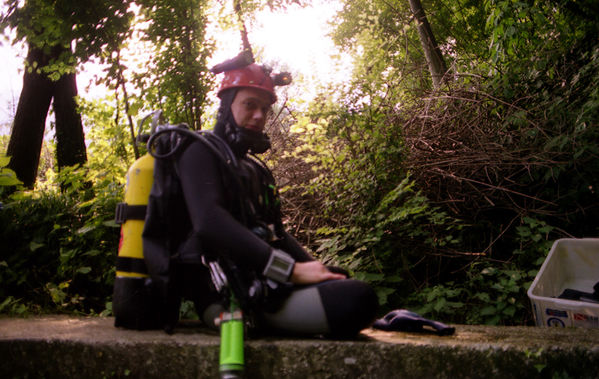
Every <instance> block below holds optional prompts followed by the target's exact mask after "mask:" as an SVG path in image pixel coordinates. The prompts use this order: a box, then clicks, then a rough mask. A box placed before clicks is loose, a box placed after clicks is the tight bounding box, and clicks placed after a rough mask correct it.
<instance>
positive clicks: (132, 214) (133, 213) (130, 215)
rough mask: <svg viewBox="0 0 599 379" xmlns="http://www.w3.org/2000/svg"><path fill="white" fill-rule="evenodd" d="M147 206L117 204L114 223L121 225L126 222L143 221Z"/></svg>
mask: <svg viewBox="0 0 599 379" xmlns="http://www.w3.org/2000/svg"><path fill="white" fill-rule="evenodd" d="M146 208H147V205H129V204H127V203H118V204H117V205H116V210H115V212H114V221H115V222H116V223H117V224H122V223H124V222H125V221H127V220H145V219H146Z"/></svg>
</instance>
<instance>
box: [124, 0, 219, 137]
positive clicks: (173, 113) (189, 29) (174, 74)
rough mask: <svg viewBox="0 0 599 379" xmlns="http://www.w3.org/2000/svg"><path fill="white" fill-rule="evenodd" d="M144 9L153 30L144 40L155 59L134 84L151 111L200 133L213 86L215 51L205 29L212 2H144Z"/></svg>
mask: <svg viewBox="0 0 599 379" xmlns="http://www.w3.org/2000/svg"><path fill="white" fill-rule="evenodd" d="M140 4H141V5H142V6H143V8H142V13H143V17H144V19H145V20H146V22H147V24H148V26H147V28H146V29H145V30H144V39H145V40H147V41H149V42H151V44H152V45H153V48H154V49H155V50H156V54H155V55H153V56H152V59H151V62H147V66H146V68H147V69H148V71H147V72H146V73H143V74H142V75H138V76H137V77H136V78H135V81H134V83H135V85H136V87H137V88H138V89H139V90H140V91H141V93H142V98H143V100H144V102H145V103H149V105H150V108H151V109H162V110H163V112H164V114H165V116H166V117H167V119H168V120H170V122H171V123H174V124H177V123H182V122H184V123H187V124H188V125H189V126H190V127H191V128H192V129H196V130H199V129H200V128H201V125H202V107H203V106H204V105H205V102H206V98H207V93H208V92H209V91H210V89H211V88H212V87H213V84H214V83H213V82H214V77H213V75H212V74H211V73H210V71H209V70H208V68H207V60H208V58H209V57H210V56H211V54H212V52H213V50H214V43H213V42H212V41H209V40H208V39H207V37H206V28H205V26H206V24H207V22H208V19H207V17H206V11H207V7H208V5H209V2H208V1H198V0H177V1H170V2H168V3H164V2H162V1H155V0H143V1H141V2H140Z"/></svg>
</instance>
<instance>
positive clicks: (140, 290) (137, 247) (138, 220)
mask: <svg viewBox="0 0 599 379" xmlns="http://www.w3.org/2000/svg"><path fill="white" fill-rule="evenodd" d="M152 115H153V116H154V119H153V121H152V128H151V133H153V132H154V130H155V127H156V123H157V122H158V121H159V118H160V112H159V111H158V112H155V113H152V114H150V115H148V116H146V117H144V118H143V119H142V120H141V122H140V124H139V132H138V140H139V141H140V142H143V140H144V139H145V140H147V138H142V137H147V135H146V136H142V135H141V130H142V127H143V123H144V121H145V120H146V119H148V117H150V116H152ZM154 160H155V159H154V157H152V156H151V155H150V154H149V153H146V154H145V155H143V156H142V157H140V158H139V159H137V160H136V161H135V162H134V163H133V164H132V165H131V167H130V168H129V171H128V172H127V183H126V186H125V198H124V202H123V203H119V204H118V205H117V208H116V214H115V221H116V222H117V223H119V224H121V238H120V242H119V250H118V257H117V262H116V278H115V282H114V292H113V298H112V312H113V314H114V316H115V326H122V327H125V328H130V329H151V328H158V327H160V326H161V325H160V323H161V320H160V318H161V316H160V312H157V308H159V306H158V305H157V304H156V303H155V299H154V296H153V294H152V288H151V280H150V278H149V275H148V272H147V268H146V264H145V261H144V254H143V243H142V233H143V230H144V220H145V216H146V208H147V205H148V198H149V196H150V191H151V189H152V184H153V182H154Z"/></svg>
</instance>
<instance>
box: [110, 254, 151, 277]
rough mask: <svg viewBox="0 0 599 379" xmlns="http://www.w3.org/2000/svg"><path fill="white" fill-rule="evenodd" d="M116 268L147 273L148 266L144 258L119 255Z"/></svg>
mask: <svg viewBox="0 0 599 379" xmlns="http://www.w3.org/2000/svg"><path fill="white" fill-rule="evenodd" d="M116 270H117V271H123V272H136V273H139V274H147V273H148V268H147V267H146V262H145V261H144V259H143V258H133V257H117V258H116Z"/></svg>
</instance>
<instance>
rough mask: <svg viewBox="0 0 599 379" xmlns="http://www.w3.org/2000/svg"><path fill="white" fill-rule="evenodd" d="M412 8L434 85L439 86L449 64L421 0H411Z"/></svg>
mask: <svg viewBox="0 0 599 379" xmlns="http://www.w3.org/2000/svg"><path fill="white" fill-rule="evenodd" d="M409 1H410V8H411V9H412V13H413V14H414V17H415V19H416V22H417V24H418V25H417V27H418V35H419V36H420V43H421V44H422V50H424V56H425V57H426V63H427V64H428V69H429V71H430V73H431V77H432V79H433V87H434V88H435V89H437V88H439V86H440V85H441V83H442V82H443V77H444V75H445V73H446V72H447V66H446V65H445V61H444V60H443V55H442V54H441V50H440V49H439V46H438V45H437V41H436V40H435V36H434V35H433V31H432V30H431V26H430V24H429V23H428V20H427V18H426V14H425V13H424V8H422V3H421V2H420V0H409Z"/></svg>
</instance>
